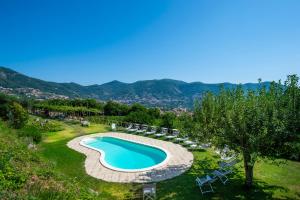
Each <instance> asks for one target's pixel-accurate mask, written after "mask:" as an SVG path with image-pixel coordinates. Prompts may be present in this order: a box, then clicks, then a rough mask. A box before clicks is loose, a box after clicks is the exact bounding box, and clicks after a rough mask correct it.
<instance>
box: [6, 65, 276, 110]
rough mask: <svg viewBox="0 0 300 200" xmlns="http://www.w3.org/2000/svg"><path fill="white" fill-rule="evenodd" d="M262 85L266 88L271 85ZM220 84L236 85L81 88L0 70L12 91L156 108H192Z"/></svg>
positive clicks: (154, 84)
mask: <svg viewBox="0 0 300 200" xmlns="http://www.w3.org/2000/svg"><path fill="white" fill-rule="evenodd" d="M263 84H265V85H267V86H268V85H269V84H270V82H264V83H263ZM221 85H223V86H224V87H225V88H234V87H236V86H237V84H232V83H217V84H206V83H201V82H192V83H186V82H183V81H178V80H172V79H161V80H145V81H137V82H134V83H123V82H119V81H112V82H109V83H105V84H102V85H90V86H82V85H79V84H76V83H55V82H48V81H43V80H40V79H36V78H31V77H28V76H25V75H23V74H20V73H18V72H16V71H13V70H11V69H9V68H5V67H0V86H1V87H4V88H11V89H13V90H15V89H18V88H34V89H38V90H40V91H41V92H45V93H53V94H57V95H64V96H68V97H70V98H95V99H98V100H103V101H106V100H116V101H119V102H122V103H127V104H131V103H134V102H139V103H142V104H144V105H147V106H159V107H169V108H172V107H187V108H191V107H192V106H193V102H194V100H195V98H201V96H202V95H203V94H204V93H205V92H206V91H211V92H213V93H217V92H218V91H219V88H220V87H221ZM242 86H243V88H244V89H256V88H257V87H258V84H256V83H247V84H243V85H242Z"/></svg>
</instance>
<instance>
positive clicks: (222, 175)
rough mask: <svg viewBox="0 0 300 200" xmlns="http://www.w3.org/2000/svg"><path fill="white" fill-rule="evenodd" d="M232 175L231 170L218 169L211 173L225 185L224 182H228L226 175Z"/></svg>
mask: <svg viewBox="0 0 300 200" xmlns="http://www.w3.org/2000/svg"><path fill="white" fill-rule="evenodd" d="M230 173H232V170H222V169H218V170H215V171H213V172H212V174H213V175H214V177H218V178H219V179H220V181H221V182H222V183H223V184H224V185H225V184H226V182H227V181H228V180H229V179H228V178H227V176H226V175H228V174H230Z"/></svg>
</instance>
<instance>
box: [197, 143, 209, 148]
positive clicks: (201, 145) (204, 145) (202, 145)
mask: <svg viewBox="0 0 300 200" xmlns="http://www.w3.org/2000/svg"><path fill="white" fill-rule="evenodd" d="M210 146H211V144H210V143H203V144H200V145H199V147H200V148H201V149H208V148H209V147H210Z"/></svg>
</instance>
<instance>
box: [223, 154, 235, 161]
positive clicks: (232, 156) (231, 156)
mask: <svg viewBox="0 0 300 200" xmlns="http://www.w3.org/2000/svg"><path fill="white" fill-rule="evenodd" d="M235 157H236V155H235V154H232V155H226V154H221V159H222V160H225V161H228V160H232V159H234V158H235Z"/></svg>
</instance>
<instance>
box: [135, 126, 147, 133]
mask: <svg viewBox="0 0 300 200" xmlns="http://www.w3.org/2000/svg"><path fill="white" fill-rule="evenodd" d="M147 129H148V126H147V125H142V128H141V129H139V130H137V131H136V133H144V132H146V131H147Z"/></svg>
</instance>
